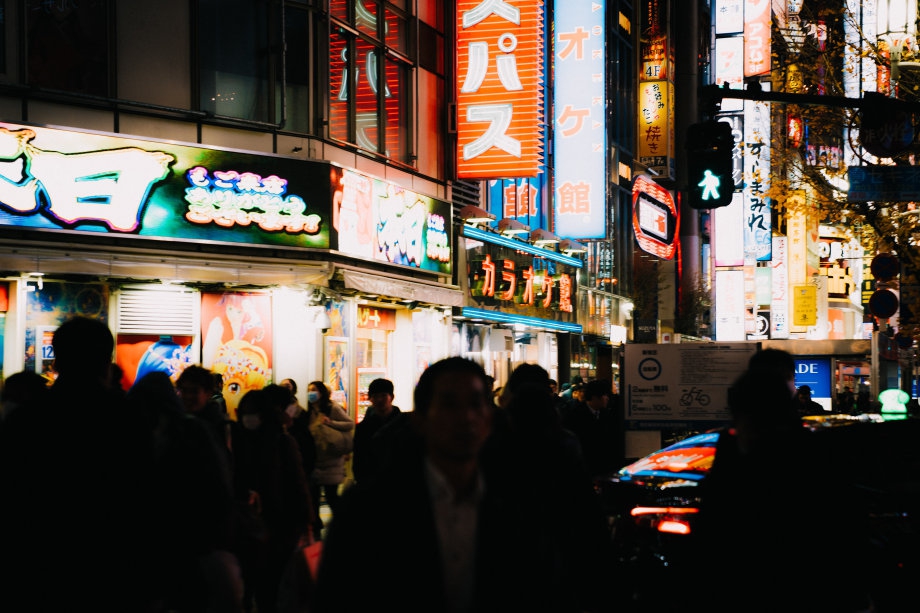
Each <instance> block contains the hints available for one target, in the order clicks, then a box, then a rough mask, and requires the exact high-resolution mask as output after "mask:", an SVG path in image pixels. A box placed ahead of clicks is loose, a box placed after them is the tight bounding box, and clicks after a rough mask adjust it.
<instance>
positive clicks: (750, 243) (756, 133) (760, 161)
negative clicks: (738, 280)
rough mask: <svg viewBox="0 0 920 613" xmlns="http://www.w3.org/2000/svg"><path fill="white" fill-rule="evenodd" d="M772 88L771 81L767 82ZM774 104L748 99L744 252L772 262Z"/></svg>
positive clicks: (745, 106)
mask: <svg viewBox="0 0 920 613" xmlns="http://www.w3.org/2000/svg"><path fill="white" fill-rule="evenodd" d="M762 87H763V89H769V83H764V84H763V86H762ZM770 129H771V128H770V103H769V102H758V101H754V100H745V101H744V190H743V191H744V255H745V258H747V259H752V260H757V261H769V260H770V257H771V256H770V250H771V249H772V246H773V243H772V238H773V225H772V210H771V209H772V208H773V207H772V205H771V204H770V199H769V198H767V197H766V195H765V194H766V193H767V190H769V189H770Z"/></svg>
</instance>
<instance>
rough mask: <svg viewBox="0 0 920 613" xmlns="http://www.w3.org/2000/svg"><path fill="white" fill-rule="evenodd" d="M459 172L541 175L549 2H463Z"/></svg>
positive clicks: (460, 8) (478, 175)
mask: <svg viewBox="0 0 920 613" xmlns="http://www.w3.org/2000/svg"><path fill="white" fill-rule="evenodd" d="M457 75H458V78H459V81H460V82H459V83H458V85H459V91H458V92H457V176H458V177H459V178H461V179H477V178H478V179H491V178H499V177H535V176H537V169H538V168H539V166H540V162H541V161H542V157H543V150H542V147H543V145H542V142H541V140H540V131H539V129H537V126H540V125H541V124H542V119H543V118H542V115H543V112H542V105H541V92H542V90H543V2H542V1H540V0H526V1H518V2H509V1H507V0H505V1H502V2H482V1H481V0H459V1H458V2H457Z"/></svg>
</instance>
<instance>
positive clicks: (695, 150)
mask: <svg viewBox="0 0 920 613" xmlns="http://www.w3.org/2000/svg"><path fill="white" fill-rule="evenodd" d="M734 145H735V140H734V137H732V128H731V126H730V125H729V124H728V123H726V122H724V121H713V120H710V121H704V122H703V123H695V124H693V125H691V126H690V127H689V128H688V129H687V143H686V150H687V171H688V172H687V202H688V204H689V205H690V206H691V207H692V208H694V209H715V208H718V207H720V206H727V205H729V204H731V201H732V195H733V193H734V191H735V179H734V177H733V176H732V166H733V165H732V149H733V148H734Z"/></svg>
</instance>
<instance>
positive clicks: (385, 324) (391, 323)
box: [358, 306, 396, 330]
mask: <svg viewBox="0 0 920 613" xmlns="http://www.w3.org/2000/svg"><path fill="white" fill-rule="evenodd" d="M358 327H359V328H373V329H375V330H395V329H396V311H393V310H391V309H378V308H377V307H363V306H359V307H358Z"/></svg>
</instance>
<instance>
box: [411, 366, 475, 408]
mask: <svg viewBox="0 0 920 613" xmlns="http://www.w3.org/2000/svg"><path fill="white" fill-rule="evenodd" d="M451 373H468V374H471V375H473V376H474V377H478V378H480V379H481V380H482V384H483V391H484V393H485V394H486V396H488V394H489V393H490V392H491V386H490V384H489V376H488V375H487V374H486V371H485V370H484V369H483V368H482V366H480V365H479V364H477V363H476V362H474V361H472V360H469V359H467V358H461V357H457V356H453V357H449V358H444V359H443V360H439V361H437V362H435V363H434V364H431V365H430V366H429V367H428V368H426V369H425V372H423V373H422V376H421V377H419V380H418V383H417V384H416V385H415V393H414V395H413V400H414V402H415V411H416V412H417V413H418V414H419V415H425V414H427V413H428V409H429V408H430V407H431V401H432V398H433V397H434V392H435V389H434V385H435V382H436V381H437V379H438V378H439V377H440V376H442V375H445V374H451Z"/></svg>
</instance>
